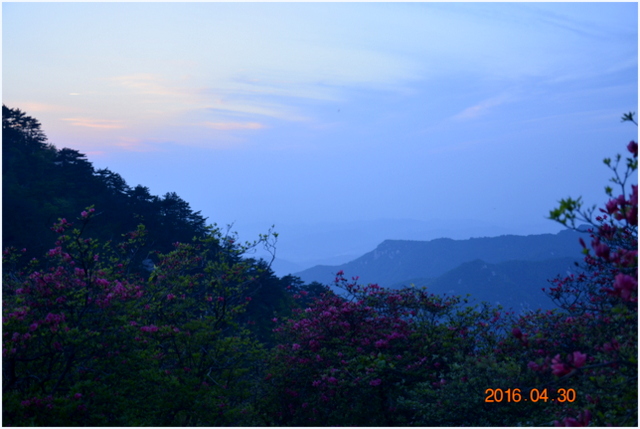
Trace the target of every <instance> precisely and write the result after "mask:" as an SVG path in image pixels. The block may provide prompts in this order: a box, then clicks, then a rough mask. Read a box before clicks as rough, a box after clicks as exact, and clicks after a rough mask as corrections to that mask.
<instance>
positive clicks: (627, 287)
mask: <svg viewBox="0 0 640 429" xmlns="http://www.w3.org/2000/svg"><path fill="white" fill-rule="evenodd" d="M613 287H614V288H615V289H616V290H617V291H618V293H619V294H620V296H621V297H622V299H624V300H627V301H628V300H629V297H630V296H631V291H634V290H637V289H638V281H637V280H636V279H634V278H633V277H631V276H628V275H626V274H618V275H617V276H616V279H615V282H614V283H613Z"/></svg>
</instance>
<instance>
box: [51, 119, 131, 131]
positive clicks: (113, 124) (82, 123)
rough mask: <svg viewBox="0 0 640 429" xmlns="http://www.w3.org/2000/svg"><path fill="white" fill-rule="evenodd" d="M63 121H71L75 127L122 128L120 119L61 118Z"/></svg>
mask: <svg viewBox="0 0 640 429" xmlns="http://www.w3.org/2000/svg"><path fill="white" fill-rule="evenodd" d="M62 120H63V121H67V122H71V125H73V126H75V127H87V128H101V129H118V128H124V125H123V124H122V121H116V120H112V119H91V118H63V119H62Z"/></svg>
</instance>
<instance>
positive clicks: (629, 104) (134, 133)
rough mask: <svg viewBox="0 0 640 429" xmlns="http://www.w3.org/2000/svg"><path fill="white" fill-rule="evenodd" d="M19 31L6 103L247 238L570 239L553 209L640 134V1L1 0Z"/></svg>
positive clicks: (63, 140)
mask: <svg viewBox="0 0 640 429" xmlns="http://www.w3.org/2000/svg"><path fill="white" fill-rule="evenodd" d="M2 22H3V27H2V28H3V29H2V48H3V68H2V73H3V103H5V104H6V105H7V106H9V107H12V108H16V107H17V108H20V109H22V110H24V111H26V112H27V114H29V115H31V116H34V117H36V118H37V119H39V120H40V121H41V123H42V125H43V128H44V130H45V132H46V133H47V135H48V136H49V140H50V141H51V143H53V144H55V145H56V146H57V147H58V148H62V147H71V148H74V149H78V150H80V151H82V152H84V153H86V154H88V156H89V160H90V161H92V162H93V163H94V165H95V166H96V167H98V168H102V167H108V168H110V169H112V170H113V171H115V172H118V173H120V174H121V175H122V176H123V177H124V179H125V180H126V181H127V183H128V184H129V185H131V186H135V185H137V184H143V185H145V186H149V187H150V189H151V192H152V193H154V194H158V195H162V194H164V193H165V192H168V191H175V192H177V193H178V195H180V196H181V197H182V198H184V199H185V200H186V201H188V202H189V203H190V204H191V207H192V208H193V209H194V210H202V212H203V214H204V215H205V216H208V217H209V221H210V222H212V223H213V222H217V223H219V224H227V223H231V222H235V225H236V229H238V230H240V232H242V231H247V232H249V231H250V233H251V234H253V233H254V232H255V231H256V230H257V229H261V230H262V231H263V232H264V230H265V228H266V227H267V226H269V225H271V224H275V225H276V229H278V227H281V228H284V229H286V228H287V225H293V224H300V223H306V224H313V223H318V222H349V221H366V220H375V219H416V220H422V221H428V220H430V219H453V220H460V221H463V220H467V219H471V220H477V221H482V222H490V223H493V224H495V225H502V226H506V227H509V228H512V229H514V230H517V231H518V232H520V233H523V234H526V233H530V232H533V230H534V229H536V228H537V229H536V232H537V231H538V230H539V229H540V228H545V226H544V225H548V230H549V231H556V230H558V227H557V226H555V225H553V223H551V222H550V221H547V220H545V219H544V218H545V216H546V215H548V213H549V210H550V209H552V208H553V207H554V206H555V205H556V203H557V201H558V200H559V199H560V198H564V197H567V196H574V197H575V196H580V195H582V196H583V197H584V199H585V201H586V202H587V203H588V204H596V203H601V202H603V200H604V193H603V189H604V186H605V185H606V182H607V180H608V178H609V172H608V171H607V169H606V168H605V167H604V166H603V165H602V163H601V160H602V158H604V157H608V156H613V155H615V154H616V153H621V152H622V151H623V150H624V147H625V146H626V144H627V143H628V142H629V140H632V139H637V128H636V127H635V126H633V125H631V124H628V123H626V124H621V123H620V118H621V116H622V114H623V113H626V112H628V111H637V104H638V5H637V3H490V4H489V3H464V4H462V3H367V4H364V3H350V4H342V3H313V4H308V3H274V4H263V3H251V4H242V3H189V4H185V3H3V5H2ZM254 227H255V228H254ZM247 238H249V237H247ZM391 238H393V237H391Z"/></svg>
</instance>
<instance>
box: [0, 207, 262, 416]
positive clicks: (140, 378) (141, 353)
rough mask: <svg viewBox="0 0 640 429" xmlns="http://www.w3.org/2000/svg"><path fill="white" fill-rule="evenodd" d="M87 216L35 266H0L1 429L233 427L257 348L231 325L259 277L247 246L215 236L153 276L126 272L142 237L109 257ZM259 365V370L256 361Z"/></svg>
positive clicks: (14, 259)
mask: <svg viewBox="0 0 640 429" xmlns="http://www.w3.org/2000/svg"><path fill="white" fill-rule="evenodd" d="M94 212H95V211H94V210H93V208H88V209H87V210H85V211H83V212H82V213H81V215H80V217H79V219H78V223H79V228H76V229H72V228H73V223H71V222H69V221H67V220H66V219H61V220H59V221H58V222H57V223H56V224H55V225H54V226H53V228H52V229H53V230H54V231H56V232H57V233H59V234H61V235H60V237H59V238H58V240H57V242H56V245H55V247H54V248H53V249H51V250H50V251H49V252H47V255H46V260H45V263H44V264H40V263H39V262H38V261H32V262H31V263H30V264H29V266H27V267H26V269H24V270H19V269H18V266H19V265H18V258H19V255H20V253H21V252H16V251H15V249H7V250H5V252H4V254H3V256H4V258H3V263H4V271H3V343H2V345H3V418H4V422H5V424H8V425H25V424H33V425H47V426H49V425H63V426H68V425H98V426H104V425H121V426H129V425H152V426H164V425H172V426H181V425H196V424H204V425H216V424H230V423H237V422H238V421H240V419H241V418H242V415H241V409H242V408H246V406H247V404H248V403H249V392H250V390H249V389H248V388H247V387H246V386H245V385H246V383H247V382H248V381H249V378H248V376H249V375H251V374H250V373H251V372H252V371H253V372H255V371H257V370H258V369H259V368H260V366H259V365H258V364H257V363H256V359H259V358H260V353H261V352H260V348H259V347H258V345H257V344H256V342H255V341H254V340H252V339H251V337H250V336H249V335H247V333H246V330H245V329H244V328H243V327H242V326H241V325H240V324H238V323H237V322H236V319H237V318H238V316H239V315H241V314H242V313H243V311H244V308H245V306H246V303H247V302H248V301H247V300H246V297H245V296H243V291H244V290H245V289H246V287H247V285H249V284H251V282H253V281H254V280H255V276H256V275H257V274H258V273H257V272H256V270H255V269H253V268H252V267H251V266H250V264H248V263H246V262H245V261H243V259H242V258H241V254H242V253H243V252H244V251H245V250H246V248H245V247H243V246H239V245H234V244H233V243H228V242H225V240H224V237H223V236H222V234H221V233H220V231H219V230H217V229H213V228H212V229H211V230H210V233H209V235H208V236H207V237H206V238H204V239H200V240H197V241H196V242H194V243H193V244H179V243H176V245H175V250H174V251H172V252H170V253H168V254H166V255H160V254H159V255H157V256H156V257H157V263H156V266H155V269H154V270H153V272H152V274H151V276H150V277H149V279H148V280H145V279H144V278H143V276H141V275H140V274H136V273H135V271H136V270H135V267H133V266H132V264H131V261H132V260H133V258H134V256H135V255H136V254H137V253H138V252H139V251H140V249H141V246H142V245H143V244H144V240H145V235H146V231H145V229H144V227H143V226H140V227H139V228H138V229H137V230H136V231H133V232H131V233H129V234H126V236H125V241H124V242H122V243H120V244H118V245H117V246H112V245H111V244H110V243H107V244H105V245H101V244H100V243H98V242H97V241H96V240H92V239H88V238H84V237H83V231H84V229H85V227H86V225H87V224H88V223H89V222H91V221H93V218H94V216H95V214H94ZM258 363H259V362H258Z"/></svg>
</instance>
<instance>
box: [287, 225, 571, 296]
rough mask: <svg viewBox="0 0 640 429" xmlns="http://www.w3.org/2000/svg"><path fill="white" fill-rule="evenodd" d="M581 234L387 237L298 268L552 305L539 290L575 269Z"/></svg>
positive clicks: (323, 279) (311, 277) (311, 274)
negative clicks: (369, 247)
mask: <svg viewBox="0 0 640 429" xmlns="http://www.w3.org/2000/svg"><path fill="white" fill-rule="evenodd" d="M581 235H583V234H581V233H578V232H575V231H571V230H564V231H561V232H559V233H557V234H540V235H528V236H516V235H504V236H499V237H483V238H471V239H467V240H453V239H449V238H438V239H435V240H430V241H412V240H385V241H383V242H382V243H380V244H379V245H378V246H377V247H376V248H375V249H374V250H373V251H371V252H368V253H366V254H364V255H362V256H361V257H359V258H357V259H355V260H353V261H351V262H348V263H346V264H342V265H337V266H326V265H319V266H316V267H313V268H310V269H307V270H304V271H301V272H299V273H296V275H297V276H299V277H300V278H301V279H302V280H303V281H305V282H312V281H317V282H320V283H323V284H328V285H331V284H332V282H333V279H334V278H335V273H336V272H338V271H340V270H342V271H344V273H345V276H347V278H350V277H354V276H358V277H359V283H361V284H367V283H377V284H379V285H380V286H385V287H393V288H397V287H400V286H403V285H404V286H406V285H409V284H411V283H414V284H415V285H416V286H427V287H428V288H429V289H430V290H431V291H432V292H433V293H438V294H441V293H447V294H456V295H466V294H467V293H469V294H472V298H474V299H477V300H485V301H488V302H491V303H493V304H495V303H497V302H500V304H502V305H503V306H505V307H516V308H522V307H523V306H524V307H526V306H530V307H531V308H538V307H543V308H551V307H553V303H552V302H551V300H550V299H549V298H547V297H546V296H545V295H544V294H543V293H542V292H541V289H542V288H543V287H547V286H548V280H549V279H552V278H554V277H556V276H557V275H558V274H565V273H566V272H567V271H568V270H571V269H572V268H574V264H573V263H574V262H575V261H578V260H579V259H580V258H581V253H580V244H579V241H578V239H579V237H580V236H581Z"/></svg>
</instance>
